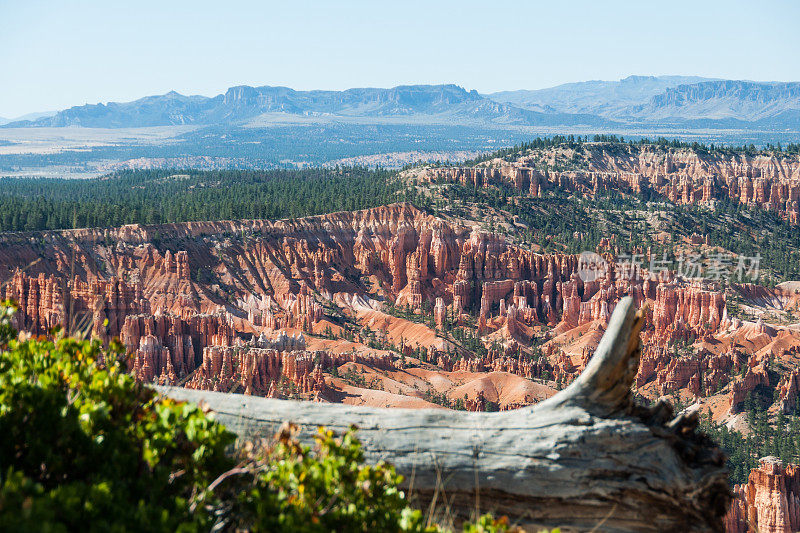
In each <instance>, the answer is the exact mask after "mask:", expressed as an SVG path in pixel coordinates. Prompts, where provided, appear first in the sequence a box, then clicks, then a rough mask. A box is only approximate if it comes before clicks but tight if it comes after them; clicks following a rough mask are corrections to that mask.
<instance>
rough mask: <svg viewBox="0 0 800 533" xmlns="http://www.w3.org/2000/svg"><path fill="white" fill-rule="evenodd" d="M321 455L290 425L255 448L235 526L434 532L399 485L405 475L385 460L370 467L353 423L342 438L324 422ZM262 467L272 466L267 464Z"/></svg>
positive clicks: (319, 439)
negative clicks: (274, 438)
mask: <svg viewBox="0 0 800 533" xmlns="http://www.w3.org/2000/svg"><path fill="white" fill-rule="evenodd" d="M315 440H316V448H317V451H316V453H312V452H311V448H310V447H309V446H304V445H301V444H298V442H297V441H296V440H294V439H293V438H292V431H291V429H287V430H284V431H283V432H282V433H281V435H280V436H279V439H278V442H277V443H276V444H275V445H274V446H271V447H269V448H265V449H264V450H262V451H259V452H256V453H255V454H253V455H252V457H251V458H248V460H247V461H248V462H249V463H250V464H251V465H253V467H252V468H251V469H250V472H249V474H250V475H251V478H252V481H250V482H249V483H250V485H249V488H245V489H243V488H242V487H241V486H237V487H235V489H234V491H235V492H237V493H238V500H239V502H238V504H237V506H236V507H235V508H234V509H233V512H232V514H233V515H234V516H235V517H236V522H237V527H238V528H240V529H241V528H246V529H249V530H252V531H319V532H324V531H435V530H436V529H435V528H426V527H425V525H424V520H423V516H422V512H421V511H419V510H415V509H412V508H411V507H409V506H408V503H407V501H406V498H405V495H404V493H403V492H402V491H400V490H399V489H398V485H399V484H400V482H401V481H402V476H400V475H398V474H397V473H396V472H395V470H394V467H392V466H391V465H388V464H386V463H384V462H379V463H378V464H376V465H365V464H364V454H363V451H362V450H361V445H360V443H359V442H358V440H357V439H356V437H355V428H350V430H348V431H347V432H346V433H345V434H344V435H343V436H342V437H341V438H335V436H334V434H333V432H332V431H330V430H326V429H324V428H320V429H319V432H318V434H317V435H316V437H315ZM259 465H270V468H266V469H263V468H261V467H260V466H259Z"/></svg>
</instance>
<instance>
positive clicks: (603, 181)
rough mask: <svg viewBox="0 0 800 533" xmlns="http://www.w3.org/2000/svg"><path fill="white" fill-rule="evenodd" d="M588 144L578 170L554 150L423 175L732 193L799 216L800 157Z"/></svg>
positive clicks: (576, 187)
mask: <svg viewBox="0 0 800 533" xmlns="http://www.w3.org/2000/svg"><path fill="white" fill-rule="evenodd" d="M586 150H587V152H588V154H589V155H588V156H587V157H585V159H584V158H578V164H577V166H580V167H583V168H579V169H575V170H559V168H560V167H562V166H563V162H562V161H560V160H558V159H557V155H558V154H557V152H558V151H557V150H553V151H550V152H543V153H537V154H536V155H535V156H520V157H518V158H517V160H516V161H513V162H506V161H503V160H500V159H496V160H492V161H489V162H485V163H481V164H479V165H476V166H474V167H440V168H430V169H426V170H425V171H423V172H422V173H421V174H420V176H421V177H422V178H423V179H425V180H429V181H450V182H457V183H461V184H462V185H466V186H469V187H485V186H489V185H492V184H500V183H503V184H506V185H508V186H510V187H512V188H514V189H516V190H518V191H520V192H521V193H523V194H527V195H530V196H533V197H538V196H541V195H542V193H543V192H544V191H545V190H548V189H558V190H562V191H567V192H578V193H582V194H585V195H590V196H594V195H597V194H599V193H602V192H608V191H622V192H628V193H637V194H638V193H643V192H646V191H652V192H654V193H656V194H658V195H660V196H662V197H664V198H667V199H669V200H670V201H671V202H673V203H676V204H701V203H702V204H710V203H713V202H714V201H720V200H726V201H731V202H734V203H740V204H743V205H746V206H753V207H761V208H763V209H767V210H770V211H774V212H776V213H778V214H779V215H780V216H782V217H783V218H784V219H786V220H787V221H788V222H789V223H790V224H793V225H796V224H798V220H799V219H800V207H798V201H800V159H798V158H797V157H794V156H789V155H783V154H781V155H773V156H766V155H758V156H748V155H745V154H736V153H732V152H731V153H709V154H700V153H698V152H696V151H693V150H686V149H664V148H659V147H653V146H644V147H634V148H631V149H630V150H631V151H626V150H624V149H623V150H619V149H615V150H613V151H612V150H610V149H609V148H608V147H606V146H604V145H602V144H596V145H593V144H587V145H586ZM572 153H574V152H572ZM578 153H580V154H583V153H584V152H578Z"/></svg>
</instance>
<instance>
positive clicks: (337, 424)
mask: <svg viewBox="0 0 800 533" xmlns="http://www.w3.org/2000/svg"><path fill="white" fill-rule="evenodd" d="M642 320H643V319H642V318H641V316H640V315H638V314H636V313H635V309H634V305H633V301H632V299H631V298H625V299H623V300H622V301H621V302H620V303H619V304H618V305H617V307H616V310H615V311H614V314H613V316H612V318H611V321H610V323H609V326H608V330H607V331H606V333H605V335H604V336H603V339H602V340H601V342H600V345H599V346H598V347H597V351H596V352H595V354H594V356H593V357H592V359H591V361H590V362H589V364H588V366H587V367H586V369H585V370H584V372H583V373H582V374H581V375H580V376H579V377H578V378H577V379H576V380H575V381H574V382H573V383H572V384H571V385H570V386H569V387H567V388H566V389H564V390H563V391H561V392H559V393H558V394H556V395H555V396H553V397H552V398H550V399H548V400H546V401H544V402H542V403H539V404H537V405H535V406H532V407H528V408H524V409H519V410H516V411H506V412H502V413H469V412H461V411H449V410H434V409H420V410H411V409H381V408H366V407H352V406H346V405H338V404H320V403H311V402H297V401H285V400H272V399H266V398H258V397H250V396H241V395H238V394H220V393H213V392H203V391H191V390H185V389H180V388H162V389H161V390H162V391H163V392H164V393H165V394H168V395H169V396H171V397H174V398H178V399H185V400H190V401H194V402H199V401H201V400H202V401H205V402H206V403H208V404H209V406H210V407H211V408H212V409H213V410H214V411H216V416H217V418H218V419H219V420H220V421H221V422H222V423H224V424H225V425H227V426H228V427H229V428H230V429H231V430H233V431H235V432H236V433H238V434H239V435H241V436H243V437H256V436H257V437H267V436H271V435H272V434H274V432H275V431H276V430H277V429H278V428H279V426H280V425H281V424H282V423H283V422H285V421H291V422H294V423H295V424H297V425H298V426H299V428H300V430H299V431H300V437H301V438H302V439H310V438H311V436H312V435H313V434H314V433H315V432H316V430H317V427H318V426H320V425H324V426H327V427H329V428H331V429H334V430H339V431H342V430H344V429H346V428H347V427H348V426H350V425H351V424H355V425H357V426H358V428H359V432H358V435H359V438H360V439H361V441H362V442H363V445H364V449H365V451H366V454H367V459H368V460H370V461H377V460H380V459H383V460H386V461H389V462H391V463H393V464H394V465H395V466H396V468H397V470H398V471H399V472H400V473H402V474H403V475H405V477H406V483H407V484H408V488H409V490H410V491H411V492H412V493H413V495H415V496H416V497H418V498H419V499H420V500H421V501H423V502H430V501H434V503H435V505H436V506H437V507H439V508H440V509H445V508H446V509H448V510H449V512H450V513H452V515H453V516H455V517H456V518H458V519H460V518H469V517H470V516H471V515H474V514H475V512H476V511H477V510H479V511H480V512H481V513H483V512H489V511H491V512H493V513H495V514H496V515H506V516H508V517H509V519H510V521H511V523H512V524H514V523H515V524H518V525H521V526H523V527H525V528H526V529H529V530H533V531H536V530H538V528H540V527H548V528H552V527H561V528H562V531H565V530H568V531H572V530H578V531H587V530H593V529H594V530H597V531H721V530H722V517H723V515H724V513H725V510H726V508H727V505H728V502H729V500H730V491H729V489H728V484H727V471H726V469H725V460H724V456H723V454H722V453H721V452H720V451H719V450H718V449H717V448H716V446H715V445H714V444H713V443H712V442H711V441H710V440H709V439H708V438H707V437H706V436H705V435H702V434H698V433H696V432H695V428H696V425H697V418H696V416H695V415H681V416H677V417H675V418H673V413H672V408H671V406H669V405H668V404H666V403H658V404H656V405H655V406H654V407H643V406H640V405H637V404H636V403H635V402H634V401H633V397H632V394H631V384H632V383H633V379H634V377H635V376H636V372H637V369H638V366H639V330H640V328H641V322H642Z"/></svg>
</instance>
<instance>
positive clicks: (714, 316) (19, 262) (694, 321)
mask: <svg viewBox="0 0 800 533" xmlns="http://www.w3.org/2000/svg"><path fill="white" fill-rule="evenodd" d="M515 172H516V171H515ZM471 175H472V176H477V177H476V178H475V179H479V180H485V179H505V178H504V177H503V176H506V175H508V176H509V179H511V180H512V181H513V182H514V183H516V184H518V185H520V186H522V187H528V188H531V187H533V185H531V184H533V183H540V184H542V185H544V184H545V183H546V182H547V180H548V179H551V178H552V176H551V175H550V174H547V173H541V174H537V173H536V172H533V171H531V172H527V171H522V172H517V173H512V174H507V171H500V172H499V173H490V174H485V173H484V174H483V175H481V174H480V173H477V174H471ZM465 176H466V174H465ZM465 179H466V178H465ZM470 179H472V178H470ZM552 179H555V178H552ZM626 179H627V178H626ZM537 180H539V181H537ZM481 183H483V182H481ZM598 183H599V182H598ZM630 183H633V184H636V183H637V182H636V181H635V180H633V179H632V178H631V180H630ZM642 183H643V182H642ZM642 183H639V184H638V185H636V186H642ZM526 184H527V185H526ZM632 186H633V185H632ZM156 234H157V235H158V239H153V237H155V236H156ZM40 238H41V239H44V240H45V241H47V242H48V243H49V244H48V246H46V247H44V248H42V249H40V248H39V247H37V246H34V245H33V244H31V242H32V241H30V240H29V239H26V238H25V237H24V235H23V234H14V235H11V234H6V235H0V243H1V244H2V247H0V273H2V272H10V273H11V276H10V277H11V281H10V282H9V283H8V284H7V286H6V288H5V295H6V296H9V297H12V298H14V299H16V300H17V301H19V302H20V304H21V311H20V314H19V318H18V320H19V326H20V328H21V329H23V330H28V331H31V332H33V333H44V332H46V331H47V330H48V329H49V328H52V327H53V326H55V325H59V324H61V325H63V324H64V323H65V322H68V321H69V320H70V318H69V317H73V316H76V315H78V316H83V317H86V321H87V322H88V323H90V324H92V328H93V331H94V333H95V335H97V336H99V337H101V338H103V339H104V340H108V339H110V338H111V337H113V336H117V335H119V336H121V337H122V340H123V342H124V343H125V345H126V347H127V349H128V350H129V351H130V352H131V361H130V367H131V370H132V371H133V372H135V373H136V375H137V377H139V379H142V380H144V381H148V382H152V381H157V382H163V383H183V382H186V381H191V379H194V377H196V376H193V373H195V372H196V371H197V369H198V368H200V367H201V366H202V365H203V364H204V362H205V361H206V359H207V358H208V357H211V359H212V360H214V358H221V357H223V354H225V353H228V352H230V358H231V359H230V365H231V366H230V372H228V371H227V370H226V371H225V375H224V376H215V375H213V372H212V370H220V371H222V369H223V367H222V366H219V367H217V366H211V367H208V365H207V364H206V367H205V370H204V372H205V373H204V374H203V379H202V380H200V381H195V382H194V383H195V384H196V385H197V386H206V385H208V384H209V383H210V385H208V386H211V387H222V388H226V387H228V386H231V387H234V386H235V387H239V388H241V389H242V390H245V389H247V388H248V387H249V389H250V390H251V391H253V394H270V390H269V389H270V387H271V385H264V386H261V385H259V383H260V382H259V381H258V380H257V379H256V378H253V379H255V381H253V380H251V379H250V378H249V377H247V375H243V374H242V373H241V371H239V373H238V374H237V373H236V371H234V369H233V368H234V366H236V365H238V364H239V363H242V364H243V360H241V358H240V357H239V356H237V357H238V358H237V357H234V355H233V354H234V352H235V351H236V350H234V351H231V350H228V348H237V349H238V347H242V349H243V350H251V349H252V350H256V351H253V352H252V354H253V356H252V357H253V358H254V359H253V361H256V363H258V361H260V360H261V359H260V358H261V356H260V355H258V354H259V353H260V352H258V350H276V351H278V352H280V353H284V352H292V351H296V352H305V351H306V350H307V346H306V344H305V339H304V340H303V342H302V343H300V341H299V340H298V339H299V337H297V335H299V333H300V332H301V331H302V332H304V334H305V335H310V336H312V337H314V336H320V335H326V336H331V335H333V332H334V331H337V332H338V333H337V335H344V332H342V327H341V323H342V321H343V320H345V319H347V320H351V321H352V320H354V319H355V317H357V316H358V315H359V313H361V312H363V310H364V309H370V310H373V309H377V308H379V307H380V306H381V304H380V303H378V302H380V301H381V300H382V301H384V302H392V303H394V304H395V305H396V306H397V307H398V308H400V309H404V310H406V311H404V312H409V313H412V314H414V315H416V316H417V317H420V318H421V319H423V320H424V321H425V322H426V323H428V324H430V325H431V332H430V334H431V335H432V337H434V338H435V336H436V332H434V331H432V330H433V328H434V327H436V328H438V329H439V335H440V338H441V336H446V335H452V332H448V331H445V330H446V329H448V328H450V329H451V330H452V329H453V328H457V329H458V330H459V331H468V334H469V335H472V336H475V338H476V342H479V343H480V344H481V346H480V347H476V346H473V349H472V350H466V349H465V348H464V347H458V348H455V349H456V351H457V353H441V354H440V353H437V350H443V349H444V348H443V344H442V342H441V341H438V344H437V347H434V348H432V349H433V352H432V353H431V354H430V355H429V356H428V355H425V356H420V357H422V359H425V358H426V357H427V358H428V361H430V362H435V361H437V360H441V361H442V364H445V365H446V366H447V368H449V369H453V370H459V371H465V372H466V371H468V372H492V371H501V372H508V373H512V374H515V375H517V376H521V377H525V378H527V379H538V380H543V381H547V382H549V383H552V384H556V383H561V384H566V383H569V382H571V381H572V380H573V379H574V378H575V377H576V376H577V373H578V372H579V371H580V370H581V369H582V368H583V367H584V366H585V365H586V363H587V362H588V359H587V358H588V355H587V354H588V353H590V348H591V347H592V346H587V347H583V348H580V349H579V352H580V354H575V353H567V352H566V351H565V349H562V347H561V346H560V345H559V344H558V343H554V344H548V345H547V346H545V348H544V350H542V353H543V356H542V357H541V358H540V356H539V355H538V354H537V353H536V352H535V351H534V350H533V349H532V347H531V343H533V342H534V338H535V337H537V338H538V340H537V341H536V342H540V341H546V340H548V339H549V338H551V337H556V336H558V335H561V334H565V333H567V332H569V331H571V330H573V329H575V328H581V331H584V332H590V333H591V332H601V331H602V329H603V328H604V327H605V326H606V325H607V323H608V320H609V318H610V316H611V314H612V312H613V311H614V309H615V307H616V305H617V303H618V302H619V301H620V300H621V299H622V298H623V297H625V296H628V295H630V296H632V297H633V299H634V301H635V303H636V304H637V305H641V306H643V305H645V304H647V306H648V308H649V309H650V311H649V312H648V313H647V315H646V317H645V324H644V327H643V332H642V336H643V338H644V339H645V349H644V351H643V354H642V365H641V370H640V372H639V375H638V376H637V378H636V383H637V386H640V387H647V386H650V384H654V385H653V387H652V388H653V390H654V391H655V392H657V393H658V394H666V393H670V392H673V391H676V390H683V389H688V390H689V391H690V392H692V393H693V394H695V395H697V396H703V395H707V394H710V393H713V392H715V391H717V390H719V389H721V388H722V387H725V386H727V384H728V382H729V381H730V374H731V368H732V366H733V360H732V359H731V358H730V357H727V358H726V357H725V356H724V353H726V352H725V351H724V350H723V351H720V350H717V349H715V350H711V351H709V352H698V353H694V354H692V355H686V354H684V355H679V356H676V355H675V354H674V353H673V351H672V350H668V349H667V347H669V346H671V345H674V344H675V343H678V342H681V343H684V344H686V345H687V346H688V345H689V344H691V343H692V342H695V341H702V340H704V339H711V338H714V336H719V335H721V334H722V333H723V332H725V331H728V329H727V328H729V327H730V326H731V324H732V323H733V321H731V320H729V319H728V317H727V311H726V299H725V294H724V293H723V292H722V291H721V290H720V289H719V287H718V286H716V285H714V284H713V283H700V282H695V281H689V280H685V279H682V278H680V277H676V276H675V275H674V273H671V272H663V273H660V274H659V275H658V276H655V275H650V273H648V272H647V271H646V269H644V268H638V267H637V268H634V269H624V268H622V266H621V265H619V264H617V263H616V262H615V257H614V255H613V250H614V249H615V245H614V243H613V242H611V241H610V240H609V241H605V242H603V243H601V246H600V248H599V251H600V252H602V253H604V254H605V257H606V258H607V268H606V269H605V271H604V272H602V275H601V276H599V277H598V278H597V279H593V280H587V281H584V280H583V279H582V278H581V277H580V276H579V273H578V271H579V258H578V257H577V256H575V255H572V254H564V253H553V254H540V253H535V252H534V251H532V250H531V249H528V248H523V247H520V246H517V245H514V244H513V243H509V242H507V241H506V240H505V238H504V237H503V236H501V235H496V234H492V233H489V232H486V231H483V230H481V229H478V228H477V227H475V228H467V227H462V226H458V225H453V224H448V223H446V222H444V221H443V220H441V219H438V218H436V217H433V216H431V215H428V214H426V213H424V212H422V211H420V210H418V209H416V208H415V207H414V206H412V205H410V204H393V205H389V206H385V207H381V208H376V209H369V210H364V211H356V212H352V213H333V214H329V215H324V216H317V217H307V218H301V219H294V220H291V221H259V220H257V221H244V222H215V223H184V224H171V225H165V226H158V227H142V226H128V227H124V228H118V229H113V230H72V231H63V232H49V233H45V234H43V235H41V236H40ZM148 239H150V240H148ZM156 244H157V245H158V246H156ZM34 255H36V256H38V257H39V259H38V261H35V260H34V261H29V259H30V258H31V257H33V256H34ZM28 262H30V263H32V264H30V265H28ZM26 265H27V266H28V270H27V271H26V272H25V273H21V272H17V269H19V268H24V267H26ZM64 272H71V274H70V276H69V277H67V276H66V275H65V274H64ZM742 290H745V289H742ZM747 290H748V291H750V292H753V291H754V290H755V289H753V288H749V289H747ZM770 294H772V293H770ZM775 294H777V293H775ZM792 297H793V296H791V295H787V296H786V298H787V300H786V301H787V302H788V301H789V300H788V298H792ZM106 320H107V322H106ZM104 324H105V325H104ZM364 326H365V327H366V328H367V329H366V330H365V334H364V335H361V334H356V333H355V332H353V333H352V335H353V337H354V342H355V343H356V344H357V343H362V346H364V345H365V344H369V346H368V347H367V346H364V347H365V349H373V348H374V347H375V346H379V345H381V346H384V345H382V344H380V343H386V342H388V341H387V340H386V339H387V338H388V337H387V335H386V331H384V330H385V329H386V328H388V326H387V325H385V324H383V325H381V324H379V323H377V322H375V323H373V324H364ZM751 329H752V328H751ZM283 330H286V331H288V332H289V333H286V334H284V335H283V336H282V335H281V334H280V332H281V331H283ZM545 331H549V332H548V333H546V334H545V333H544V332H545ZM753 331H754V334H758V335H760V337H759V339H760V340H758V342H767V341H765V340H764V339H768V338H771V335H774V334H775V330H773V329H771V328H770V327H769V326H767V325H766V324H764V325H761V326H757V327H756V328H755V329H754V330H753ZM328 332H330V333H328ZM375 335H377V336H378V338H380V339H381V341H380V343H378V344H376V342H377V341H375V340H368V339H375V338H376V337H375ZM404 337H407V334H406V333H398V334H397V335H395V336H394V339H395V340H394V341H393V342H395V343H397V345H396V346H394V348H395V349H397V350H400V351H402V353H403V354H404V355H405V356H406V357H414V356H419V354H420V353H425V352H426V351H430V350H431V346H430V345H429V344H430V343H428V344H426V345H425V346H418V345H417V344H415V343H418V340H417V339H415V340H410V339H406V338H404ZM290 339H294V340H290ZM453 340H454V339H452V338H451V339H449V340H448V342H451V341H453ZM514 343H519V344H520V345H521V347H522V350H518V351H515V352H513V353H512V352H507V349H508V347H509V346H514V345H515V344H514ZM451 344H452V342H451ZM498 345H499V346H500V347H499V348H498ZM351 348H353V347H352V346H351V347H350V348H348V349H351ZM586 348H589V350H587V349H586ZM237 353H238V352H237ZM456 355H457V356H456ZM219 361H220V362H223V359H219ZM448 361H449V362H448ZM256 363H248V364H256ZM372 363H374V361H371V363H370V364H372ZM757 363H760V362H757V361H755V360H754V361H753V364H754V365H755V364H757ZM259 364H260V363H259ZM224 368H226V369H227V368H228V366H225V367H224ZM321 371H322V372H325V371H326V370H325V369H323V370H321ZM254 372H255V371H254ZM253 375H255V376H258V375H260V374H257V373H256V374H253ZM269 375H270V376H272V375H273V374H269ZM759 376H760V377H759ZM764 376H766V374H760V373H758V372H757V371H756V369H755V368H753V369H751V370H750V371H749V374H745V375H744V376H743V378H742V379H740V380H738V381H736V382H735V383H734V384H733V385H732V389H733V390H732V392H731V396H732V401H733V403H734V405H738V404H740V403H741V402H742V401H743V400H744V398H746V396H747V394H748V392H749V391H751V390H752V389H753V387H755V386H756V385H757V384H758V383H763V380H764V379H765V378H764ZM223 378H224V379H223ZM198 379H199V378H198ZM272 381H274V379H273V380H272ZM272 381H271V382H270V383H272ZM314 383H319V380H316V381H314ZM792 383H793V382H792V381H786V383H785V389H786V391H785V397H786V399H787V400H786V402H791V399H792V398H793V395H794V394H795V393H794V390H795V389H796V386H795V385H793V384H792ZM203 384H206V385H203ZM295 385H296V386H297V387H298V390H304V391H306V392H307V393H308V394H315V393H316V392H319V391H317V390H316V389H314V388H313V387H311V388H309V387H308V386H306V385H303V384H302V383H301V382H300V381H298V382H297V383H295ZM276 387H277V386H276ZM265 389H266V390H265ZM273 389H274V390H273V391H272V394H279V393H281V392H280V391H279V390H278V389H276V388H273Z"/></svg>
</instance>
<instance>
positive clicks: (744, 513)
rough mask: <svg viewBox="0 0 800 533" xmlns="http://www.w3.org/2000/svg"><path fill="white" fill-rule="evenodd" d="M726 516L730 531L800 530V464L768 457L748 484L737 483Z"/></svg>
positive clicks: (770, 532) (773, 532)
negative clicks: (786, 462) (782, 461)
mask: <svg viewBox="0 0 800 533" xmlns="http://www.w3.org/2000/svg"><path fill="white" fill-rule="evenodd" d="M733 492H734V500H733V502H732V503H731V506H730V508H729V510H728V514H727V515H726V516H725V530H726V531H727V532H728V533H747V532H759V533H765V532H766V533H790V532H793V531H798V530H800V467H798V466H797V465H792V464H790V465H784V464H783V463H781V461H780V460H778V459H776V458H774V457H764V458H763V459H761V460H760V461H759V466H758V468H756V469H754V470H753V471H752V472H750V478H749V480H748V482H747V485H736V486H735V487H734V490H733Z"/></svg>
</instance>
